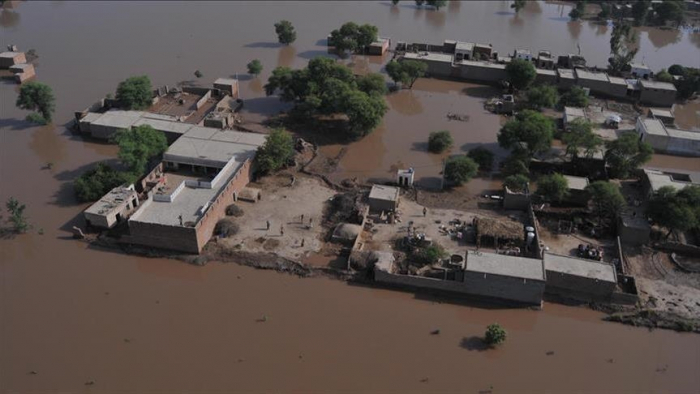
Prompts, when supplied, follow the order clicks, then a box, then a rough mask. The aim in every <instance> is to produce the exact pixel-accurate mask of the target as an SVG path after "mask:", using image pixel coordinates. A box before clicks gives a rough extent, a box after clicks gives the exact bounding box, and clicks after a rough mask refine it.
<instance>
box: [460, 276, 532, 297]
mask: <svg viewBox="0 0 700 394" xmlns="http://www.w3.org/2000/svg"><path fill="white" fill-rule="evenodd" d="M464 285H465V286H466V288H467V289H468V293H469V294H473V295H480V296H485V297H493V298H500V299H502V300H509V301H516V302H522V303H526V304H533V305H540V304H541V303H542V297H543V295H544V286H545V283H544V281H538V280H531V279H527V280H526V279H518V278H511V277H508V276H501V275H493V274H483V273H479V272H471V271H466V272H465V273H464Z"/></svg>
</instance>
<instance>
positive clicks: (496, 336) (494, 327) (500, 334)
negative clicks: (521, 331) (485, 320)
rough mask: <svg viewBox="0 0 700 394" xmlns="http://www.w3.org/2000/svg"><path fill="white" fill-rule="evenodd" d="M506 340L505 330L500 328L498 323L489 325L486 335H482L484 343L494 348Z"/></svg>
mask: <svg viewBox="0 0 700 394" xmlns="http://www.w3.org/2000/svg"><path fill="white" fill-rule="evenodd" d="M505 340H506V330H504V329H503V327H501V325H500V324H498V323H493V324H490V325H489V326H488V327H486V334H485V335H484V342H486V343H487V344H489V345H491V346H494V345H498V344H501V343H503V342H505Z"/></svg>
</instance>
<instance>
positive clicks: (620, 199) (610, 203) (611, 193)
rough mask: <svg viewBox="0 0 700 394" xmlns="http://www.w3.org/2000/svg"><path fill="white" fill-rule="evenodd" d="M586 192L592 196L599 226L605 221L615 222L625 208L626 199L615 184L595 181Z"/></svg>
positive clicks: (587, 187)
mask: <svg viewBox="0 0 700 394" xmlns="http://www.w3.org/2000/svg"><path fill="white" fill-rule="evenodd" d="M586 191H587V192H588V193H589V195H590V196H591V202H592V203H593V211H594V213H595V215H596V216H597V217H598V223H599V224H601V223H602V221H603V220H604V219H608V220H610V221H614V220H615V219H616V218H617V215H619V213H620V212H621V211H622V208H624V206H625V197H624V196H623V195H622V193H621V192H620V187H619V186H617V185H616V184H614V183H611V182H606V181H595V182H593V183H591V184H590V185H588V186H586Z"/></svg>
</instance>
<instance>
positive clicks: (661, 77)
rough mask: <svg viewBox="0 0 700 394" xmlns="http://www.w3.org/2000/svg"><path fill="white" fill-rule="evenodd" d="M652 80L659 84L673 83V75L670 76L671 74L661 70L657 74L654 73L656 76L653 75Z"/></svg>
mask: <svg viewBox="0 0 700 394" xmlns="http://www.w3.org/2000/svg"><path fill="white" fill-rule="evenodd" d="M654 79H656V80H657V81H660V82H669V83H673V75H671V73H669V72H668V71H666V70H661V71H659V72H658V73H656V75H654Z"/></svg>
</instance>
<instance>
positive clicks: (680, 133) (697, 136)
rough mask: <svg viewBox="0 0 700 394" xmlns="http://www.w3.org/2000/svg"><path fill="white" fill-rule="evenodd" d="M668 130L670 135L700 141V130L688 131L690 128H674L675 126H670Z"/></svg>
mask: <svg viewBox="0 0 700 394" xmlns="http://www.w3.org/2000/svg"><path fill="white" fill-rule="evenodd" d="M666 132H667V133H668V136H669V137H673V138H678V139H683V140H690V141H700V132H699V131H688V130H681V129H674V128H670V127H669V128H666Z"/></svg>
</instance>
